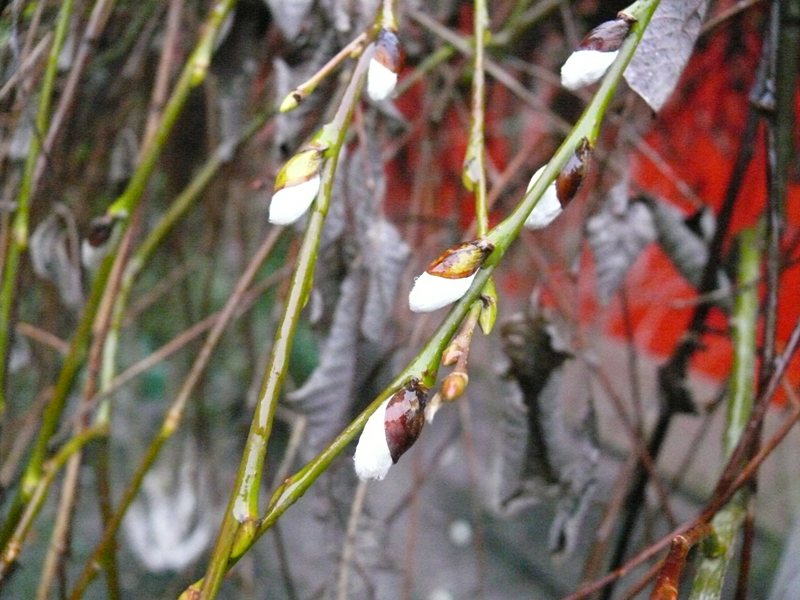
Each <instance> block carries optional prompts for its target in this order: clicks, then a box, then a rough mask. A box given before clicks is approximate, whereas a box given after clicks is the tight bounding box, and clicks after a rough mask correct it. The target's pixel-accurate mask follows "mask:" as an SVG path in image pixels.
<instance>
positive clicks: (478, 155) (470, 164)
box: [462, 0, 490, 237]
mask: <svg viewBox="0 0 800 600" xmlns="http://www.w3.org/2000/svg"><path fill="white" fill-rule="evenodd" d="M474 21H475V40H476V43H475V55H474V63H473V64H474V68H473V74H472V114H471V116H470V131H469V142H468V143H467V154H466V156H465V157H464V170H463V175H462V178H463V180H464V185H465V186H466V188H467V189H468V190H474V192H475V220H476V223H477V231H478V237H483V236H484V235H486V232H487V231H488V230H489V210H488V208H487V206H486V136H485V133H484V131H485V122H486V71H485V70H484V56H485V55H486V41H487V39H488V38H489V36H490V33H489V13H488V11H487V8H486V0H475V16H474Z"/></svg>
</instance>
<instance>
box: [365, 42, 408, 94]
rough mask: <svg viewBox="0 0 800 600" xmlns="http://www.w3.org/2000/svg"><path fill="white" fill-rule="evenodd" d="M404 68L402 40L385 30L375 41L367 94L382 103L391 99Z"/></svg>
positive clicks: (370, 62) (368, 72)
mask: <svg viewBox="0 0 800 600" xmlns="http://www.w3.org/2000/svg"><path fill="white" fill-rule="evenodd" d="M402 66H403V49H402V47H401V45H400V39H399V38H398V37H397V33H395V32H394V31H393V30H391V29H387V28H383V29H381V30H380V32H378V37H377V38H376V40H375V54H374V56H373V57H372V58H371V59H370V61H369V69H368V71H367V93H368V94H369V97H370V98H372V99H373V100H375V101H376V102H380V101H381V100H385V99H386V98H388V97H389V95H390V94H391V93H392V92H393V91H394V88H395V86H396V85H397V76H398V74H399V73H400V69H401V68H402Z"/></svg>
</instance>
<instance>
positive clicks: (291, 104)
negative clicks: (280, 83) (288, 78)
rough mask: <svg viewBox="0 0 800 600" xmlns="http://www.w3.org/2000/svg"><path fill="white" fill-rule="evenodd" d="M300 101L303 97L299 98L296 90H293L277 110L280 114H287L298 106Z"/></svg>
mask: <svg viewBox="0 0 800 600" xmlns="http://www.w3.org/2000/svg"><path fill="white" fill-rule="evenodd" d="M302 101H303V96H301V95H300V93H299V92H298V91H297V90H293V91H291V92H289V93H288V94H287V95H286V98H284V99H283V102H281V105H280V107H279V108H278V110H279V111H280V112H282V113H286V112H289V111H291V110H294V109H295V108H297V107H298V106H300V103H301V102H302Z"/></svg>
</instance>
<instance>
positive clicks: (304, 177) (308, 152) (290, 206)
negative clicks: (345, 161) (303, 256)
mask: <svg viewBox="0 0 800 600" xmlns="http://www.w3.org/2000/svg"><path fill="white" fill-rule="evenodd" d="M322 159H323V149H321V148H318V147H310V148H304V149H303V150H301V151H300V152H298V153H297V154H295V155H294V156H292V157H291V158H290V159H289V160H287V161H286V164H284V165H283V167H282V168H281V170H280V171H279V172H278V176H277V177H276V178H275V192H274V193H273V194H272V200H271V201H270V205H269V221H270V223H275V224H277V225H289V224H291V223H294V222H295V221H296V220H297V219H299V218H300V217H301V216H303V214H305V212H306V211H307V210H308V208H309V207H310V206H311V203H312V202H313V201H314V199H315V198H316V197H317V194H318V193H319V188H320V183H321V181H322V180H321V177H320V170H321V169H322Z"/></svg>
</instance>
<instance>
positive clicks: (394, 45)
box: [375, 28, 405, 73]
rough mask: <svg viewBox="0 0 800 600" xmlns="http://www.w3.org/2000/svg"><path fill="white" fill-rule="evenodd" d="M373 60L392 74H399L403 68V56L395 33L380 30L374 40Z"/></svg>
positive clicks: (401, 47)
mask: <svg viewBox="0 0 800 600" xmlns="http://www.w3.org/2000/svg"><path fill="white" fill-rule="evenodd" d="M375 60H377V61H378V62H379V63H381V64H382V65H383V66H384V67H386V68H387V69H389V70H390V71H391V72H392V73H399V72H400V69H402V68H403V62H404V60H405V55H404V53H403V46H402V45H401V44H400V38H399V37H397V33H395V32H394V31H392V30H391V29H385V28H384V29H381V30H380V31H379V32H378V37H377V38H376V40H375Z"/></svg>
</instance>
